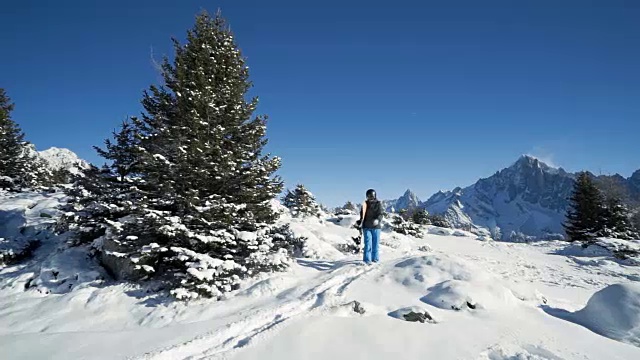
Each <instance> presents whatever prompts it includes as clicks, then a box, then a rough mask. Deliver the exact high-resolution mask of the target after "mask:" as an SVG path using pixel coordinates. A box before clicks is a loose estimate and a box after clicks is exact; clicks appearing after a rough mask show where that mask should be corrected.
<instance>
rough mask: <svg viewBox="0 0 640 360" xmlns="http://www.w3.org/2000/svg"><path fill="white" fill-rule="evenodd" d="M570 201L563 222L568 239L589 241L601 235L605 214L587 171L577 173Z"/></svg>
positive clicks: (598, 193)
mask: <svg viewBox="0 0 640 360" xmlns="http://www.w3.org/2000/svg"><path fill="white" fill-rule="evenodd" d="M570 203H571V204H570V205H571V208H570V209H569V210H568V212H567V220H566V222H565V224H564V228H565V231H566V233H567V236H568V237H569V240H571V241H582V242H585V243H589V242H591V241H592V240H594V239H595V238H596V237H597V236H599V235H601V234H602V229H603V222H604V220H603V219H604V215H605V214H604V212H603V209H604V206H603V199H602V195H601V194H600V191H599V190H598V188H597V187H596V185H595V184H594V182H593V180H592V179H591V176H589V174H588V173H586V172H582V173H580V174H579V175H578V178H577V179H576V181H575V185H574V189H573V193H572V195H571V198H570Z"/></svg>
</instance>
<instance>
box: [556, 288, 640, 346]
mask: <svg viewBox="0 0 640 360" xmlns="http://www.w3.org/2000/svg"><path fill="white" fill-rule="evenodd" d="M547 311H548V312H550V313H551V314H552V315H556V316H558V317H561V318H564V319H565V320H568V321H572V322H575V323H577V324H580V325H582V326H584V327H586V328H588V329H590V330H591V331H593V332H595V333H598V334H600V335H603V336H606V337H609V338H612V339H615V340H619V341H624V342H627V343H631V344H634V345H636V346H640V284H636V283H630V284H614V285H609V286H607V287H605V288H604V289H602V290H600V291H598V292H596V293H595V294H593V296H591V298H590V299H589V301H588V302H587V305H586V306H585V307H584V308H583V309H582V310H579V311H576V312H574V313H568V312H562V311H557V310H547Z"/></svg>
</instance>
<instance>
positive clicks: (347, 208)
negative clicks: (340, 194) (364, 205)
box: [334, 201, 358, 215]
mask: <svg viewBox="0 0 640 360" xmlns="http://www.w3.org/2000/svg"><path fill="white" fill-rule="evenodd" d="M334 212H335V214H336V215H353V214H355V213H357V212H358V208H357V207H356V206H355V204H353V203H352V202H351V201H347V202H346V203H345V204H344V205H342V206H339V207H337V208H336V209H335V211H334Z"/></svg>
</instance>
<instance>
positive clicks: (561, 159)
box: [0, 0, 640, 205]
mask: <svg viewBox="0 0 640 360" xmlns="http://www.w3.org/2000/svg"><path fill="white" fill-rule="evenodd" d="M525 3H526V4H525ZM204 8H206V9H208V10H210V11H211V12H214V11H215V10H216V9H217V8H221V9H222V11H223V15H224V16H225V17H226V18H227V19H228V20H229V22H230V24H231V27H232V29H233V31H234V32H235V34H236V37H237V40H238V43H239V45H240V47H241V48H242V50H243V52H244V55H245V56H246V57H247V58H248V64H249V66H250V68H251V79H252V80H253V82H254V84H255V87H254V89H253V92H254V94H255V95H258V96H259V97H260V100H261V105H260V108H259V112H260V113H265V114H267V115H269V117H270V122H269V125H268V137H269V139H270V143H269V145H268V150H269V151H271V152H272V153H274V154H276V155H278V156H281V157H282V158H283V168H282V170H281V171H280V175H282V176H283V177H284V178H285V180H286V182H287V185H289V186H293V185H295V183H297V182H302V183H304V184H306V185H307V186H308V187H309V188H310V190H311V191H312V192H314V193H315V194H316V196H317V197H318V198H319V199H320V200H321V201H322V202H325V203H327V204H328V205H338V204H340V203H343V202H344V200H346V199H347V198H349V199H353V200H360V199H361V198H363V196H364V192H365V190H366V189H367V188H369V187H374V188H376V189H377V190H378V193H379V194H380V196H381V197H384V198H392V197H397V196H399V195H401V194H402V192H403V191H404V190H405V189H406V188H411V189H413V190H414V191H415V192H416V193H417V194H418V195H419V196H421V197H423V198H426V197H428V196H429V195H431V194H432V193H434V192H435V191H437V190H439V189H451V188H453V187H455V186H464V185H469V184H471V183H473V182H475V181H476V180H477V179H478V178H479V177H486V176H489V175H491V174H493V173H494V172H495V171H496V170H498V169H500V168H502V167H505V166H508V165H510V164H511V163H512V162H514V161H515V160H516V159H517V157H518V156H520V155H521V154H532V155H536V156H538V157H540V158H542V159H546V160H548V161H551V162H552V163H553V164H555V165H559V166H562V167H564V168H565V169H567V170H570V171H577V170H581V169H589V170H591V171H594V172H596V173H600V172H601V173H616V172H618V173H621V174H622V175H624V176H629V175H630V174H631V173H632V172H633V171H634V170H636V169H638V168H640V143H639V142H638V134H640V21H638V19H640V3H638V2H634V1H616V0H612V1H610V0H608V1H582V0H580V1H578V0H576V1H530V2H523V1H437V2H436V1H404V0H396V1H393V2H386V1H385V2H382V1H379V2H376V1H359V0H358V1H355V0H350V1H344V0H342V1H334V0H327V1H317V2H307V1H293V0H286V1H280V0H271V1H257V0H256V1H243V0H225V1H190V0H184V1H175V0H154V1H147V0H136V1H130V0H129V1H121V0H114V1H103V2H87V1H78V0H74V1H54V2H51V1H48V0H47V1H43V0H37V1H33V0H32V1H30V0H25V1H12V2H9V3H7V4H3V11H2V13H1V14H0V34H1V35H0V37H1V39H2V56H0V87H4V88H5V89H6V90H7V92H8V94H9V95H10V96H11V97H12V99H13V100H14V102H15V103H16V110H15V111H14V113H13V118H14V119H15V120H16V121H18V122H19V124H20V125H21V126H22V128H23V130H24V131H25V133H26V135H27V138H28V140H30V141H31V142H33V143H35V144H36V146H37V147H38V148H39V149H44V148H48V147H50V146H58V147H66V148H69V149H71V150H73V151H75V152H76V153H78V154H79V155H80V156H81V157H84V158H86V159H88V160H90V161H94V162H95V161H99V159H98V158H97V156H96V155H95V152H94V151H93V150H92V146H93V145H99V144H101V143H102V141H103V140H104V138H105V137H107V136H109V134H110V132H111V131H112V130H113V129H114V128H115V127H116V126H117V124H118V123H119V122H120V121H121V120H123V119H124V118H125V117H127V116H129V115H136V114H138V113H139V112H140V111H141V106H140V98H141V94H142V91H143V90H144V89H145V88H147V87H148V86H149V85H150V84H152V83H157V82H158V81H159V80H160V79H159V76H158V74H157V72H156V70H155V69H154V67H153V64H152V58H153V57H155V58H157V59H159V58H160V57H161V56H162V55H165V54H168V55H171V51H172V49H171V41H170V38H171V37H172V36H175V37H178V38H183V37H184V34H185V31H186V29H187V28H189V27H191V26H192V24H193V18H194V15H195V14H196V13H197V12H199V11H200V10H201V9H204Z"/></svg>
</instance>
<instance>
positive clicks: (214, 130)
mask: <svg viewBox="0 0 640 360" xmlns="http://www.w3.org/2000/svg"><path fill="white" fill-rule="evenodd" d="M174 48H175V59H174V60H173V61H172V62H170V61H169V60H168V59H166V58H165V60H164V62H163V64H162V70H163V71H162V75H163V79H164V84H163V85H162V86H151V87H150V88H149V90H148V91H146V92H145V94H144V97H143V100H142V105H143V107H144V109H145V113H144V114H143V116H142V118H141V119H140V120H139V121H138V122H137V124H136V126H135V134H136V137H137V138H138V139H139V144H138V146H137V147H136V151H137V153H136V154H135V155H134V156H133V157H132V159H134V160H135V161H134V163H135V164H136V165H135V171H133V172H132V174H131V177H132V178H135V179H137V182H138V183H139V185H137V186H135V188H134V189H132V190H131V192H130V193H129V196H132V195H133V196H134V197H136V198H138V200H137V204H138V205H137V206H136V207H135V208H133V209H132V211H131V213H130V214H129V215H128V216H127V217H126V218H125V220H123V221H120V222H111V223H109V224H108V227H107V229H106V234H105V237H104V244H105V247H107V246H109V245H110V244H117V249H118V250H119V251H118V252H119V253H124V254H126V257H127V258H128V259H130V260H131V261H132V262H133V264H134V266H135V269H136V270H138V271H139V272H140V274H141V276H144V277H143V278H149V279H156V280H159V281H161V282H163V283H164V284H166V286H167V287H168V288H170V289H172V291H171V293H172V294H174V295H175V296H176V297H178V298H181V299H186V298H195V297H198V296H207V297H219V296H221V295H222V294H223V293H224V292H226V291H230V290H232V289H234V288H236V287H237V286H238V284H239V280H240V279H241V278H243V277H246V276H251V275H254V274H256V273H258V272H262V271H272V270H280V269H284V268H285V267H286V266H287V264H288V258H289V254H290V248H291V245H292V242H293V241H294V240H295V239H293V237H292V235H291V232H290V231H289V230H288V228H286V227H276V226H275V225H274V222H275V220H276V219H277V216H278V214H277V213H276V212H275V211H274V209H273V208H272V206H271V203H270V201H271V200H272V199H274V198H275V197H276V196H277V194H278V193H280V191H281V190H282V181H281V180H280V178H279V177H277V176H274V173H275V172H276V171H277V170H278V169H279V167H280V159H279V158H277V157H272V156H270V155H268V154H267V155H265V154H263V148H264V146H265V145H266V142H267V139H266V137H265V134H266V117H264V116H253V112H254V111H255V109H256V106H257V98H253V99H250V100H247V99H245V96H246V94H247V91H248V90H249V88H250V87H251V82H250V81H249V73H248V67H247V66H246V64H245V59H244V58H243V57H242V55H241V53H240V50H239V49H238V47H237V45H236V43H235V39H234V37H233V34H232V33H231V31H230V29H229V28H228V26H227V25H226V24H225V21H224V19H223V18H222V16H221V15H220V14H218V15H217V16H215V17H213V18H212V17H210V16H209V15H208V14H207V13H202V14H200V15H198V16H197V17H196V23H195V25H194V27H193V28H192V29H191V30H189V31H188V33H187V41H186V43H185V44H180V43H179V42H178V41H175V40H174ZM124 155H127V156H128V155H131V154H130V153H128V152H126V153H125V154H124ZM119 157H120V156H119Z"/></svg>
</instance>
